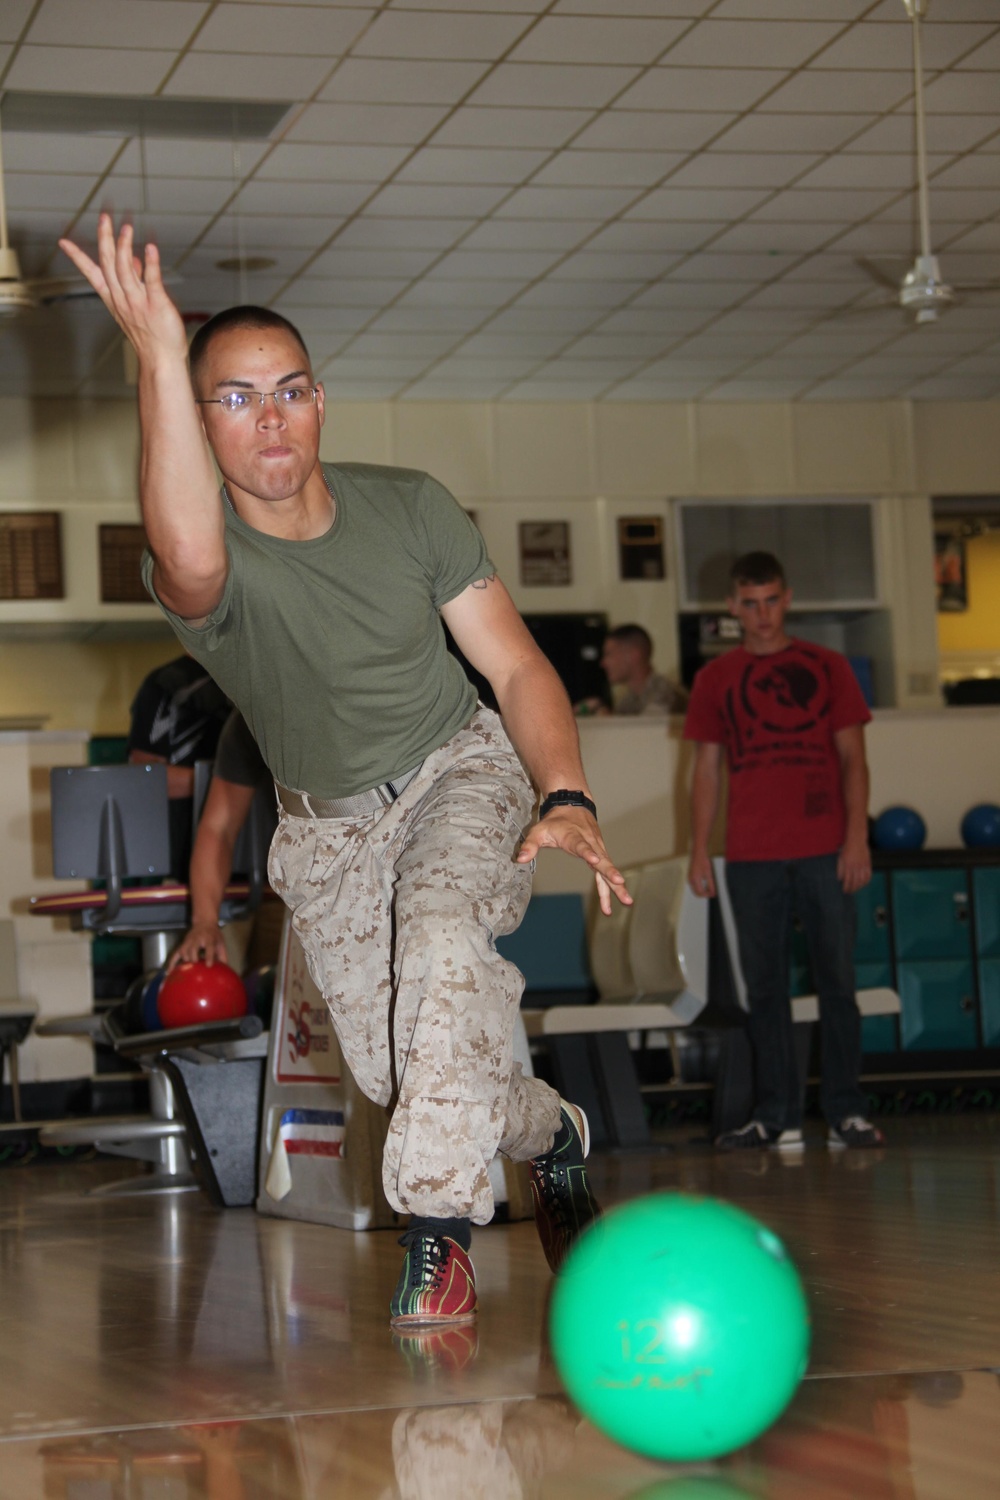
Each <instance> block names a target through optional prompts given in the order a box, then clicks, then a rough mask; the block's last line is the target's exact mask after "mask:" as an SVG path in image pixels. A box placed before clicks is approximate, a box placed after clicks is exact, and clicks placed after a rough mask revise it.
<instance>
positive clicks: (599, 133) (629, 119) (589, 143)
mask: <svg viewBox="0 0 1000 1500" xmlns="http://www.w3.org/2000/svg"><path fill="white" fill-rule="evenodd" d="M733 119H735V116H734V115H731V114H697V115H694V114H692V115H685V114H680V113H678V112H677V111H675V110H671V111H669V112H667V111H666V110H655V109H631V110H626V109H612V110H609V111H607V112H606V113H605V114H601V115H598V117H597V119H596V120H595V121H594V123H593V124H592V125H588V126H587V128H586V130H584V131H582V132H581V134H580V135H578V136H577V138H576V140H575V141H574V142H573V145H574V146H575V147H580V148H581V149H595V150H606V151H697V150H698V149H699V147H701V146H704V144H705V142H706V141H708V140H710V139H711V138H712V136H714V135H717V134H718V132H719V131H721V130H723V129H724V128H725V127H726V125H727V124H728V122H729V121H730V120H733Z"/></svg>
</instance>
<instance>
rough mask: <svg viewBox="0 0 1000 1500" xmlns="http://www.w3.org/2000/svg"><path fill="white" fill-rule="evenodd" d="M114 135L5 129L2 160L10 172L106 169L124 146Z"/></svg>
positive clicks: (94, 172) (95, 170) (97, 171)
mask: <svg viewBox="0 0 1000 1500" xmlns="http://www.w3.org/2000/svg"><path fill="white" fill-rule="evenodd" d="M122 144H123V143H122V141H121V140H117V139H115V138H113V137H111V136H98V135H49V134H47V133H45V132H39V133H38V134H35V133H34V132H26V133H23V134H22V133H20V132H14V131H7V130H5V131H4V138H3V164H4V167H5V168H6V170H7V171H8V172H90V173H93V174H95V175H96V174H97V173H99V172H103V171H104V169H105V168H106V167H107V166H108V165H109V163H110V161H111V159H112V157H113V156H114V155H115V154H116V152H118V151H119V150H120V149H121V147H122Z"/></svg>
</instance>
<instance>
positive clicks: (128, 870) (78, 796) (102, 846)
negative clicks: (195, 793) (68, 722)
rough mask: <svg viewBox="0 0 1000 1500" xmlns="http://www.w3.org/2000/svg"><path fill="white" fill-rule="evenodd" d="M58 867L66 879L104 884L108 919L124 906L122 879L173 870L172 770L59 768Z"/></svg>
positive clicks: (55, 799)
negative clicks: (169, 773) (169, 779)
mask: <svg viewBox="0 0 1000 1500" xmlns="http://www.w3.org/2000/svg"><path fill="white" fill-rule="evenodd" d="M50 788H51V795H52V868H53V873H54V874H55V876H56V877H57V879H60V880H103V881H104V882H105V884H106V887H107V905H106V907H105V909H104V913H103V920H104V921H106V922H107V921H111V920H112V919H113V918H114V917H116V916H117V915H118V912H119V910H120V908H121V893H122V881H123V880H127V879H135V878H139V879H146V880H148V879H149V878H150V877H151V876H156V875H167V874H169V872H170V814H169V807H168V802H167V768H166V766H165V765H163V764H162V763H157V764H155V765H124V766H55V767H53V769H52V771H51V773H50Z"/></svg>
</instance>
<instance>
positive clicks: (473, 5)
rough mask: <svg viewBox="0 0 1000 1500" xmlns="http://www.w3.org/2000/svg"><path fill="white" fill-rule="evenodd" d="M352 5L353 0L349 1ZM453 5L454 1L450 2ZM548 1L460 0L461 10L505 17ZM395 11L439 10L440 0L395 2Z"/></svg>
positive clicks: (536, 8) (533, 9)
mask: <svg viewBox="0 0 1000 1500" xmlns="http://www.w3.org/2000/svg"><path fill="white" fill-rule="evenodd" d="M351 3H352V4H353V3H354V0H351ZM452 4H454V0H452ZM548 4H549V0H461V5H462V9H463V10H491V11H502V12H503V13H504V14H505V15H519V14H523V15H532V14H535V13H536V12H538V11H540V10H544V9H545V8H546V5H548ZM395 8H396V10H441V9H442V4H441V0H395Z"/></svg>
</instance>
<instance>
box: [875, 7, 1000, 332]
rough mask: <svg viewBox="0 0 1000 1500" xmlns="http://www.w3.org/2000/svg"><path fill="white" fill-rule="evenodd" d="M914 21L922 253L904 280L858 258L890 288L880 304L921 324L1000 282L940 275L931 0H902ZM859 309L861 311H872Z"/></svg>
mask: <svg viewBox="0 0 1000 1500" xmlns="http://www.w3.org/2000/svg"><path fill="white" fill-rule="evenodd" d="M903 4H904V5H905V7H906V13H907V15H908V16H909V18H910V20H911V22H912V23H913V93H914V115H915V123H916V133H917V193H918V199H919V209H920V254H919V255H918V256H917V258H916V260H915V261H914V262H913V265H912V266H911V267H910V269H909V270H908V271H907V273H906V275H905V276H904V277H903V279H902V281H897V280H895V279H894V278H893V277H892V276H890V275H889V274H888V272H887V271H885V270H884V269H883V268H882V267H881V266H880V265H878V264H877V263H876V262H874V261H871V260H868V259H859V260H858V265H859V266H861V267H862V268H863V269H864V270H865V271H866V272H867V273H868V275H869V276H871V278H872V279H873V280H874V281H877V282H878V284H879V285H880V286H884V287H886V288H889V289H891V291H892V292H893V296H892V298H891V299H889V298H887V299H886V301H885V302H884V303H881V304H879V306H890V305H891V304H892V303H896V304H897V305H898V306H899V307H901V308H902V309H903V310H904V312H908V313H912V314H913V315H914V320H915V321H916V322H917V323H918V324H920V323H936V322H937V320H938V317H939V316H940V314H941V313H942V312H946V311H947V310H948V308H949V307H952V306H954V304H955V303H956V302H959V301H961V300H962V297H963V296H964V295H965V294H966V293H967V292H1000V281H980V282H961V283H960V282H954V283H952V284H949V283H948V282H946V281H945V279H944V277H943V276H942V274H941V267H940V265H939V263H938V258H937V256H936V255H934V254H933V252H932V250H931V212H930V189H929V186H928V181H927V132H926V118H925V113H924V71H923V61H922V54H921V46H920V22H921V19H922V17H923V16H925V15H926V14H927V11H928V8H929V5H930V0H903ZM870 306H871V305H870V304H869V308H868V309H865V308H859V309H858V311H866V310H870Z"/></svg>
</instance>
